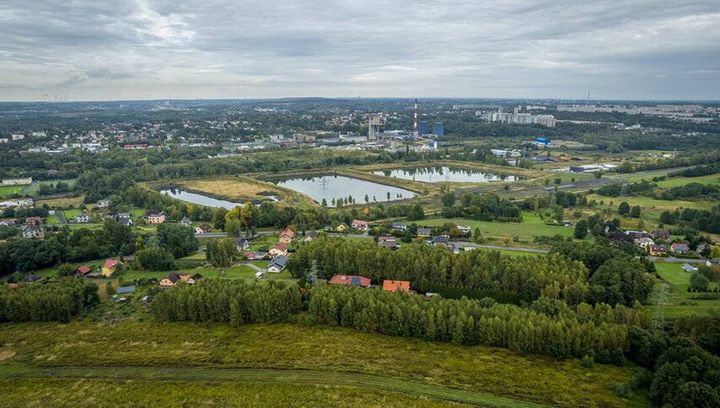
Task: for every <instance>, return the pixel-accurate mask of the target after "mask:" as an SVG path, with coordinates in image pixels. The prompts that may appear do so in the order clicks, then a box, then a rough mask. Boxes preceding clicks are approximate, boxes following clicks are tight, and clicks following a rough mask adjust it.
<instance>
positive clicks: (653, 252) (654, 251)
mask: <svg viewBox="0 0 720 408" xmlns="http://www.w3.org/2000/svg"><path fill="white" fill-rule="evenodd" d="M647 251H648V254H649V255H650V256H665V255H667V247H666V246H665V245H657V244H655V245H650V246H648V248H647Z"/></svg>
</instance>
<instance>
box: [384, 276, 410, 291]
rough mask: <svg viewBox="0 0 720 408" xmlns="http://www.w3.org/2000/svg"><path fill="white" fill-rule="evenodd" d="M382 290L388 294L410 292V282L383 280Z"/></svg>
mask: <svg viewBox="0 0 720 408" xmlns="http://www.w3.org/2000/svg"><path fill="white" fill-rule="evenodd" d="M383 290H386V291H388V292H410V282H409V281H399V280H390V279H385V280H384V281H383Z"/></svg>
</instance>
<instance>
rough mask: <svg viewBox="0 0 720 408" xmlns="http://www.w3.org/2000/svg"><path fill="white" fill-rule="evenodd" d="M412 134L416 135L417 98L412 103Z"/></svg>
mask: <svg viewBox="0 0 720 408" xmlns="http://www.w3.org/2000/svg"><path fill="white" fill-rule="evenodd" d="M413 134H414V135H415V136H417V135H418V121H417V98H415V99H414V101H413Z"/></svg>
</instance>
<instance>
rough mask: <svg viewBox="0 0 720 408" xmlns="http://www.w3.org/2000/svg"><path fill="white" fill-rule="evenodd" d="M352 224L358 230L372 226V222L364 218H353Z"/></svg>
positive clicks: (364, 229)
mask: <svg viewBox="0 0 720 408" xmlns="http://www.w3.org/2000/svg"><path fill="white" fill-rule="evenodd" d="M351 226H352V228H353V229H355V230H358V231H367V230H368V228H370V224H369V223H368V222H367V221H363V220H353V221H352V224H351Z"/></svg>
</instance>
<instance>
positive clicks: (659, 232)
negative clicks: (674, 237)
mask: <svg viewBox="0 0 720 408" xmlns="http://www.w3.org/2000/svg"><path fill="white" fill-rule="evenodd" d="M652 236H653V238H655V239H660V240H663V241H666V240H668V239H670V233H669V232H668V231H667V230H664V229H660V228H658V229H656V230H655V231H653V232H652Z"/></svg>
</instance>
